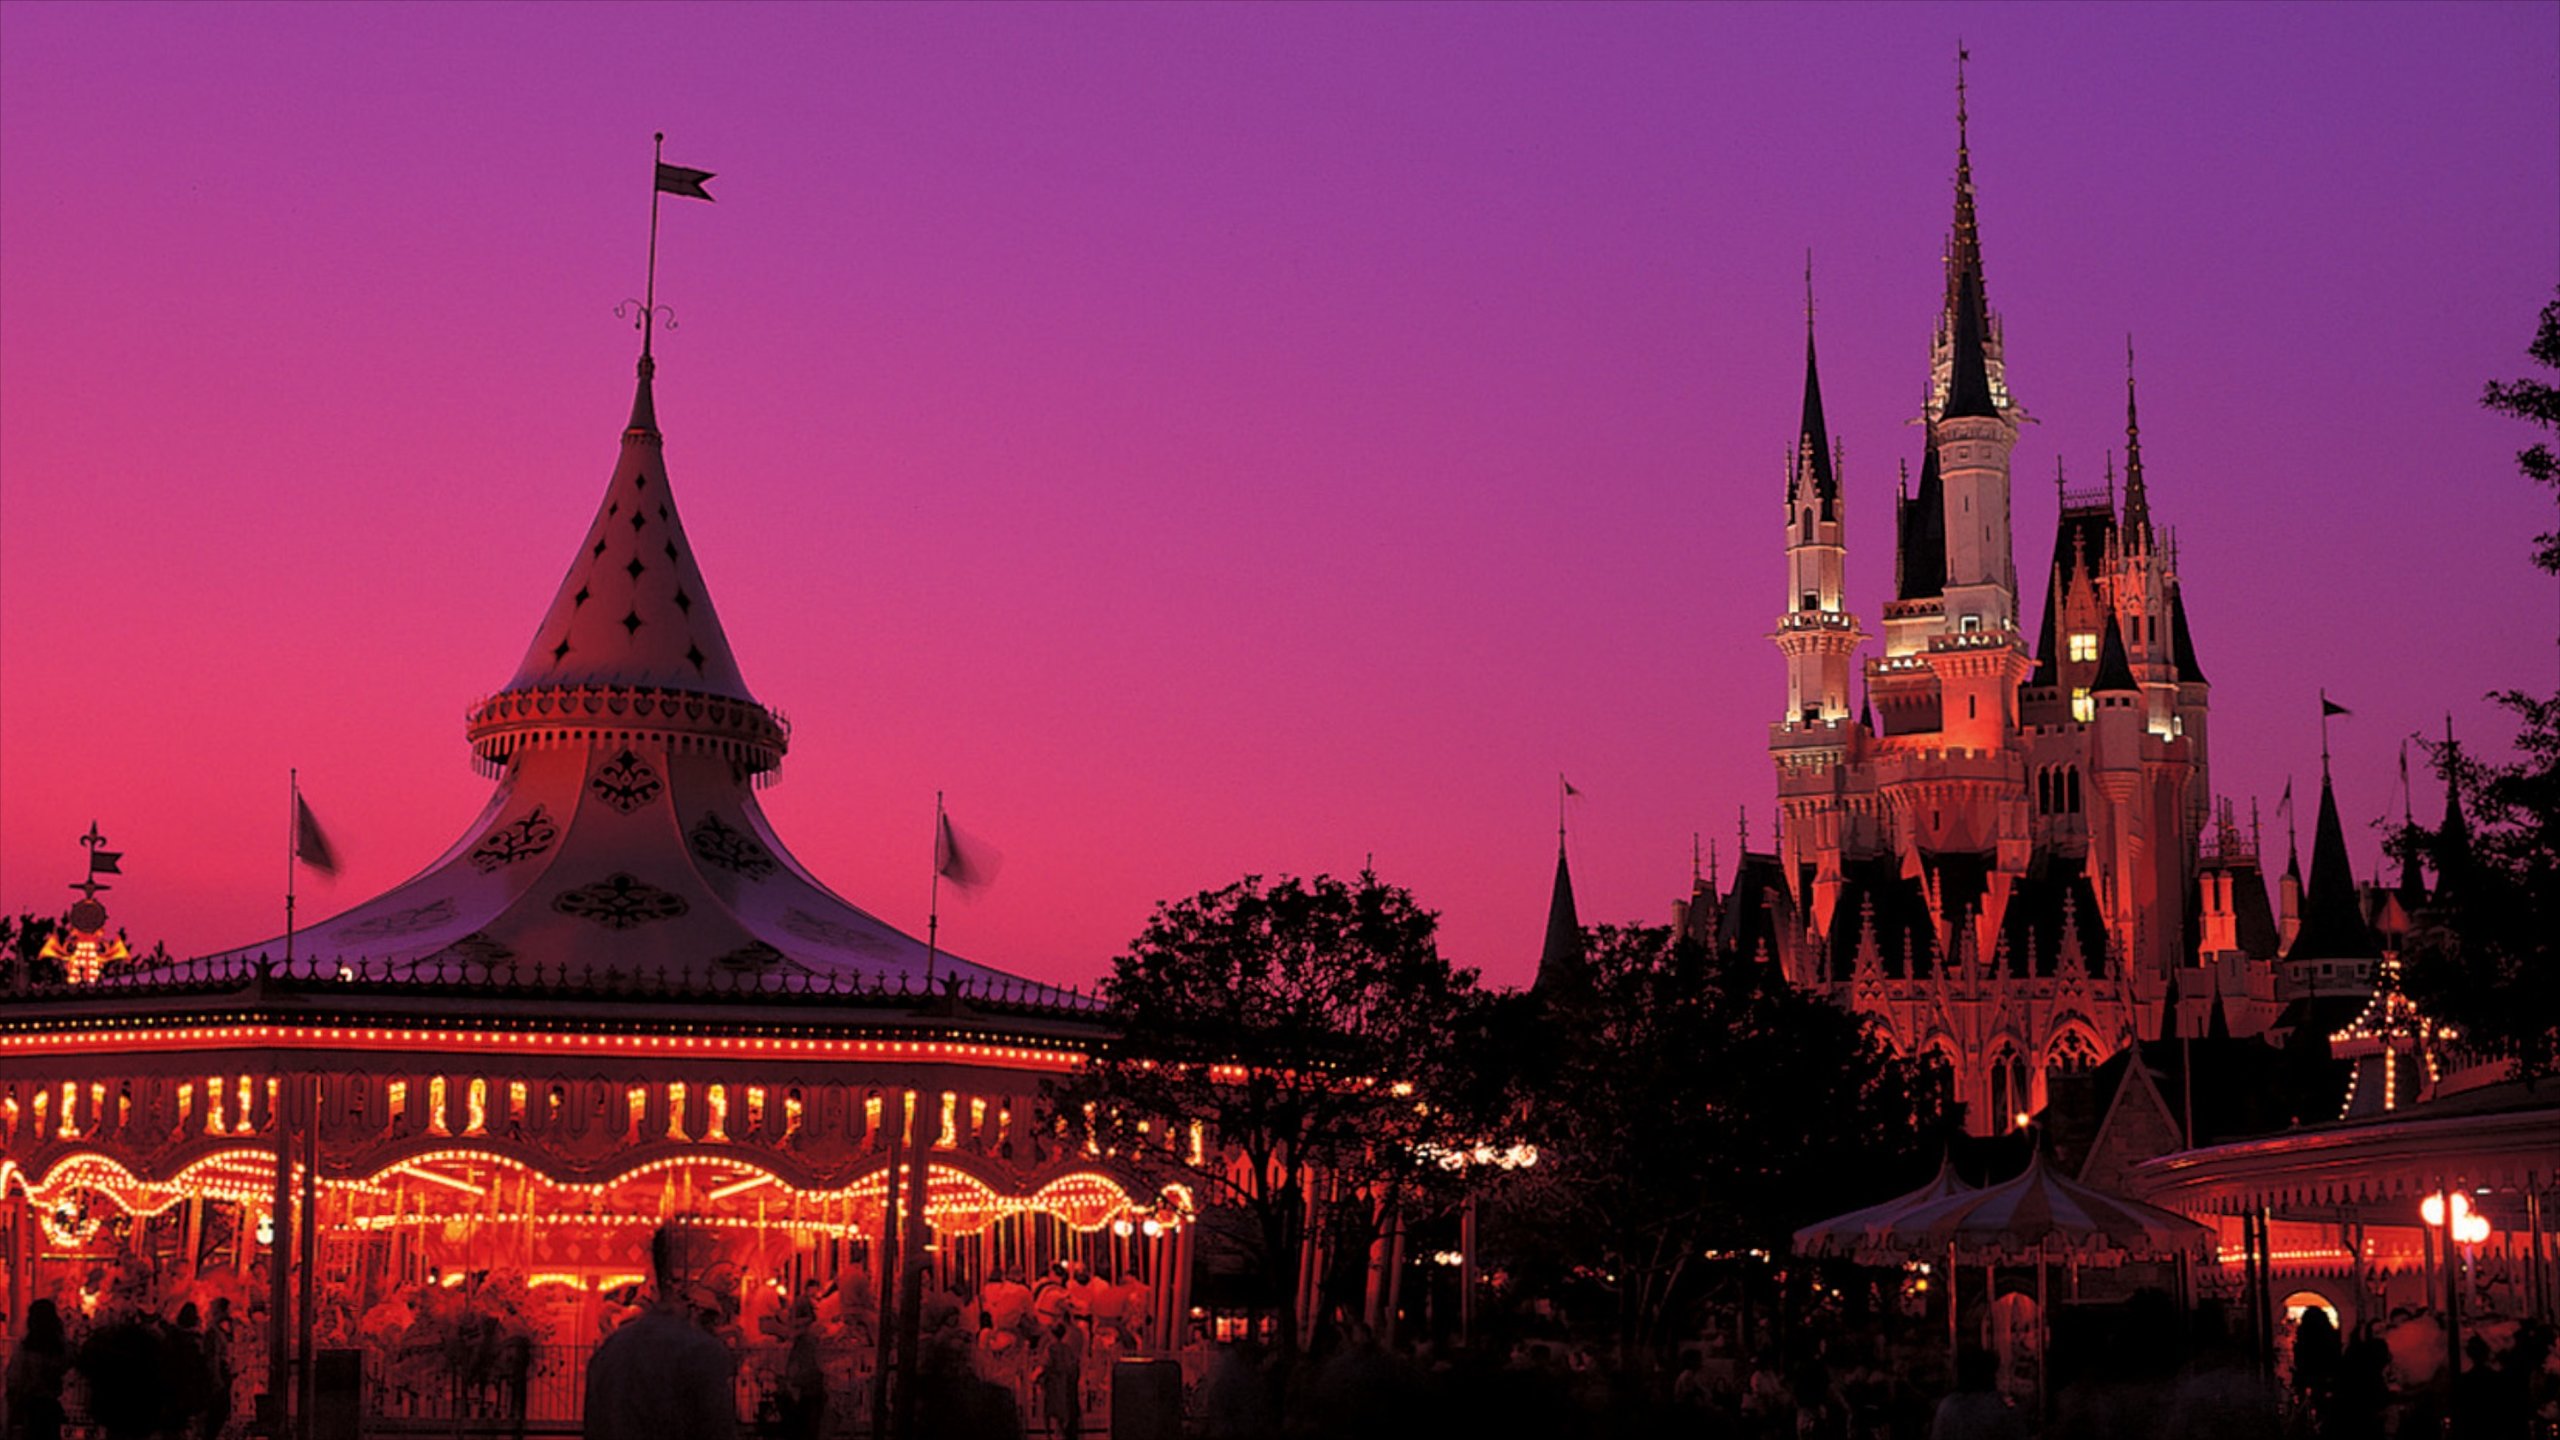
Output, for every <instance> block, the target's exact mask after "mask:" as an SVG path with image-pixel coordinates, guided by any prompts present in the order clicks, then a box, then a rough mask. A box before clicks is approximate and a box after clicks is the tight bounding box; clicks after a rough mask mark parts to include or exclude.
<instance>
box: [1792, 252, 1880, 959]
mask: <svg viewBox="0 0 2560 1440" xmlns="http://www.w3.org/2000/svg"><path fill="white" fill-rule="evenodd" d="M1839 461H1840V457H1839V455H1838V454H1837V453H1836V452H1834V451H1833V449H1832V447H1831V440H1830V435H1829V431H1828V428H1827V427H1826V425H1825V424H1824V422H1823V416H1822V371H1821V367H1820V365H1819V364H1818V363H1817V362H1816V359H1815V355H1814V344H1813V274H1812V267H1811V266H1810V265H1809V264H1808V265H1807V267H1806V271H1805V320H1804V412H1803V417H1802V419H1801V421H1800V422H1799V423H1798V425H1797V431H1796V447H1795V453H1794V454H1792V455H1791V456H1789V457H1788V460H1787V508H1786V537H1785V548H1786V556H1787V600H1786V609H1785V610H1784V611H1783V612H1782V613H1781V614H1780V615H1779V617H1778V628H1777V629H1776V630H1775V631H1773V632H1772V633H1771V634H1770V636H1769V638H1770V640H1771V641H1772V642H1773V643H1775V644H1776V645H1777V647H1778V651H1779V653H1780V654H1782V655H1784V656H1785V657H1786V662H1787V708H1786V712H1785V714H1784V715H1783V716H1782V717H1781V718H1780V719H1779V721H1778V722H1777V723H1776V724H1774V725H1772V726H1771V727H1770V728H1769V753H1770V757H1771V759H1773V760H1774V761H1775V762H1776V764H1777V767H1778V806H1779V813H1780V815H1781V817H1782V823H1781V825H1780V832H1779V845H1780V853H1781V855H1782V856H1783V857H1784V859H1785V861H1786V863H1787V869H1788V872H1789V873H1791V874H1801V873H1802V869H1801V868H1800V867H1811V868H1812V869H1813V870H1814V871H1815V879H1814V891H1813V894H1812V896H1811V897H1810V898H1811V901H1812V910H1813V913H1814V916H1815V919H1816V923H1817V924H1820V925H1825V926H1827V925H1828V924H1829V923H1830V913H1831V911H1830V907H1831V902H1832V900H1833V899H1834V898H1835V897H1836V896H1837V894H1838V891H1839V883H1840V872H1839V863H1838V856H1839V851H1840V848H1841V845H1842V843H1843V841H1844V839H1845V838H1846V837H1844V836H1843V834H1842V833H1841V816H1840V815H1839V813H1838V811H1837V809H1836V808H1835V807H1833V806H1832V805H1831V804H1830V803H1829V796H1830V794H1831V782H1830V777H1831V775H1832V773H1833V772H1834V771H1835V770H1836V769H1837V768H1838V767H1839V766H1840V765H1841V764H1842V763H1843V762H1844V761H1845V760H1846V759H1847V758H1848V752H1849V747H1850V743H1851V741H1852V738H1853V736H1854V734H1855V732H1856V729H1857V726H1856V722H1855V721H1853V720H1852V719H1851V717H1850V714H1849V666H1850V661H1851V658H1852V657H1853V656H1855V655H1856V653H1857V649H1858V646H1859V645H1861V644H1862V643H1864V642H1865V640H1866V631H1865V630H1864V629H1862V628H1861V627H1860V626H1859V624H1858V620H1857V617H1856V616H1854V615H1852V614H1850V613H1849V607H1848V597H1847V593H1846V592H1847V583H1848V581H1847V572H1848V558H1849V549H1848V528H1847V524H1846V520H1845V515H1844V511H1843V507H1842V505H1841V499H1840V476H1839ZM1824 855H1827V856H1829V857H1830V862H1829V864H1828V865H1825V864H1824V863H1822V861H1821V860H1820V859H1819V858H1818V857H1820V856H1824Z"/></svg>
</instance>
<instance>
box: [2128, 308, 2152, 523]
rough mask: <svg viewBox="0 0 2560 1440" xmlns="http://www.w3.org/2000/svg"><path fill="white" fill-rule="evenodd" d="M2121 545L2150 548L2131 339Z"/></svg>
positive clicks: (2149, 515) (2148, 514)
mask: <svg viewBox="0 0 2560 1440" xmlns="http://www.w3.org/2000/svg"><path fill="white" fill-rule="evenodd" d="M2124 531H2125V540H2124V543H2125V545H2126V547H2127V548H2128V549H2134V550H2148V549H2150V548H2151V497H2150V495H2149V494H2148V493H2146V492H2145V491H2144V490H2143V488H2142V412H2141V410H2140V408H2139V407H2138V406H2137V404H2136V401H2135V396H2134V386H2133V337H2132V336H2131V335H2127V336H2125V337H2124Z"/></svg>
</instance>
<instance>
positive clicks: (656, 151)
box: [640, 130, 667, 360]
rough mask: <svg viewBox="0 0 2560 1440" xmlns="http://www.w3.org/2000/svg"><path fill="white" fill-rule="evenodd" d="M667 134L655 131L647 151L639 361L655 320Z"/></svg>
mask: <svg viewBox="0 0 2560 1440" xmlns="http://www.w3.org/2000/svg"><path fill="white" fill-rule="evenodd" d="M666 157H667V132H666V131H664V130H661V131H658V132H657V134H656V135H655V136H654V137H653V144H652V146H651V149H650V151H649V278H648V280H647V281H646V282H645V283H644V284H643V285H642V287H641V295H642V299H641V301H640V358H641V359H643V360H646V359H648V358H649V344H650V341H651V339H652V336H651V335H650V333H649V332H650V331H652V330H654V329H656V328H657V326H656V325H655V324H654V323H652V322H654V321H655V320H656V319H657V317H658V167H659V166H660V165H663V164H665V163H666Z"/></svg>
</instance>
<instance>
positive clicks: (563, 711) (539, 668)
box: [138, 358, 1028, 993]
mask: <svg viewBox="0 0 2560 1440" xmlns="http://www.w3.org/2000/svg"><path fill="white" fill-rule="evenodd" d="M651 366H652V362H651V361H649V360H648V359H646V358H643V360H642V361H641V371H640V381H639V390H638V394H637V396H636V397H635V400H634V402H633V407H632V416H631V422H630V424H629V426H628V427H627V428H626V429H625V430H624V431H623V435H622V453H621V459H620V463H618V464H617V465H616V466H615V467H614V471H613V476H612V478H611V480H609V481H608V482H607V484H606V486H605V493H604V496H603V498H602V499H601V500H600V501H599V502H598V505H597V510H596V516H595V520H594V522H593V523H592V524H590V525H589V526H588V527H587V531H586V534H585V536H584V537H583V538H582V539H581V540H580V541H579V544H578V548H577V550H576V552H575V553H574V555H573V556H572V558H571V561H570V565H569V570H568V573H567V575H566V576H565V577H564V578H563V579H562V580H561V582H560V586H559V590H558V592H557V594H556V595H555V596H554V597H553V599H552V601H551V605H550V608H549V609H548V610H547V611H546V612H545V613H544V615H543V618H542V620H541V623H540V624H539V625H537V626H536V627H535V630H534V634H533V639H532V642H531V644H530V645H529V647H528V648H527V650H526V652H525V655H524V659H523V661H522V663H520V664H519V665H518V666H517V668H516V671H515V674H514V677H513V678H512V679H511V680H510V681H509V682H508V683H507V686H506V688H504V689H503V690H501V691H499V692H498V693H497V694H495V695H493V696H491V697H489V698H488V699H486V700H483V701H482V702H480V703H479V704H478V705H476V706H474V707H473V708H472V710H471V712H470V715H469V719H468V732H469V736H470V740H471V744H472V748H473V751H474V754H475V756H476V757H477V759H478V761H479V763H480V764H481V766H482V767H483V768H484V769H485V770H486V771H487V773H489V774H490V775H491V776H492V777H493V778H494V779H495V780H496V781H497V782H498V788H497V792H496V793H495V794H494V795H493V796H491V797H490V800H489V804H488V806H487V808H486V809H484V810H483V811H482V812H481V813H480V816H479V818H477V819H476V820H474V821H472V823H471V825H470V828H469V829H467V830H466V831H464V833H463V834H462V836H461V838H460V839H458V840H456V841H455V842H454V844H453V845H452V847H451V848H450V849H448V850H446V851H445V853H444V854H442V855H440V856H438V857H437V858H436V860H435V861H434V863H432V864H430V865H429V866H427V868H426V869H425V870H423V871H421V872H419V874H418V875H416V876H415V877H413V878H412V879H410V880H408V881H406V882H404V883H402V884H401V885H399V886H397V887H395V888H393V889H392V890H390V891H388V892H386V893H384V894H382V895H378V896H376V897H374V898H373V899H370V900H367V901H365V902H363V903H362V904H359V905H357V906H355V907H354V908H352V909H350V910H348V911H346V912H344V913H343V914H339V915H336V916H333V917H331V918H329V919H326V920H323V921H321V922H319V923H318V924H316V925H312V926H310V927H308V928H307V929H305V930H303V931H301V932H300V933H299V934H297V936H296V937H295V940H294V949H295V950H297V951H298V952H299V953H300V954H302V955H305V956H317V957H322V958H323V959H338V960H344V961H347V962H349V963H350V964H352V965H354V966H355V967H357V968H358V969H360V970H362V971H363V972H364V973H366V974H367V975H373V974H381V975H386V976H394V977H396V976H400V975H403V974H406V975H420V976H424V975H442V974H447V973H452V972H454V971H455V969H456V968H457V967H459V968H460V969H461V970H462V971H465V972H469V971H472V970H475V969H476V970H477V971H478V972H479V973H482V974H486V973H491V972H494V971H497V970H500V969H515V970H522V969H525V968H531V969H533V970H535V971H538V972H540V973H542V974H544V975H545V976H546V977H548V976H557V977H558V979H559V981H560V982H562V983H566V984H571V985H575V984H579V983H582V982H587V981H595V980H608V979H611V980H630V979H635V978H657V979H673V978H678V977H692V978H696V979H724V978H735V979H740V980H748V981H755V980H764V981H770V982H773V983H776V984H783V983H784V982H788V981H791V980H793V979H795V978H801V979H814V980H817V981H820V982H825V983H828V984H831V985H842V984H845V983H852V984H857V985H861V986H864V987H867V988H868V987H878V986H881V985H887V986H889V987H890V988H893V989H900V988H904V987H905V986H907V985H910V984H921V983H922V982H923V981H924V980H925V979H926V977H927V972H928V968H930V970H931V972H932V975H933V977H934V978H935V979H937V980H939V981H941V982H944V983H952V982H962V983H967V984H968V985H969V986H970V987H971V988H972V989H974V990H976V991H978V992H979V993H986V992H988V991H991V990H995V989H997V988H999V987H1004V988H1016V989H1020V988H1028V987H1023V986H1022V985H1021V982H1019V981H1016V980H1014V979H1013V978H1012V977H1009V976H1005V975H1002V974H1000V973H998V972H996V971H993V970H990V969H988V968H987V967H984V966H980V965H975V964H971V963H969V962H967V961H962V960H956V959H954V958H952V957H950V956H948V955H941V956H935V957H932V958H931V959H930V962H929V958H928V954H927V950H926V947H925V945H924V944H923V942H921V941H918V940H916V939H915V938H914V937H912V936H909V935H906V934H904V933H902V932H900V931H899V930H897V929H895V928H893V927H892V926H890V925H889V924H887V923H886V922H884V921H882V920H881V919H880V918H878V917H877V916H875V915H872V914H871V913H870V912H868V911H866V910H864V909H863V908H861V907H860V906H858V905H855V904H854V903H852V902H851V901H848V900H846V899H844V898H842V897H841V896H839V895H837V894H835V893H834V892H833V891H831V890H829V889H828V888H827V887H826V886H825V885H824V884H822V883H820V882H819V880H818V879H817V878H816V877H815V876H813V875H811V874H810V873H809V871H808V870H807V869H806V868H805V867H803V866H802V865H801V864H800V863H799V862H798V861H796V860H794V859H793V858H792V857H791V854H790V852H789V851H787V850H786V849H785V848H784V847H783V844H782V841H781V839H780V837H779V836H777V835H775V833H774V831H773V827H772V825H771V824H770V823H769V822H768V821H767V820H766V818H765V816H764V813H763V811H762V809H761V808H760V807H759V806H758V804H757V802H756V798H755V788H754V787H755V785H756V784H757V783H758V782H760V781H762V780H765V779H768V778H770V776H771V775H772V774H773V772H774V771H775V770H776V769H777V768H778V767H779V766H780V764H781V760H782V754H783V751H784V750H785V749H786V748H787V746H788V743H789V730H788V727H787V726H785V724H784V723H783V722H782V720H781V719H780V718H779V717H777V716H775V715H774V714H773V713H772V712H770V711H768V710H766V709H765V708H764V707H763V706H762V705H760V704H758V703H757V702H756V700H755V699H754V697H753V695H752V694H751V693H750V692H749V691H748V689H747V685H746V681H745V678H744V676H743V675H742V674H741V673H740V671H739V668H738V663H737V660H736V657H735V656H734V654H733V653H732V652H731V650H730V647H729V641H728V637H727V635H726V633H725V632H724V631H723V630H722V629H721V626H720V621H719V619H718V617H717V615H716V614H715V613H714V611H713V608H712V604H711V594H710V588H709V585H708V583H707V582H706V581H705V579H704V577H703V573H702V569H701V566H700V564H699V562H698V560H697V558H696V557H695V555H694V553H693V547H692V545H691V543H690V541H689V540H688V538H687V537H686V534H685V530H684V524H683V521H682V520H681V519H680V518H679V516H678V514H677V511H676V504H675V496H674V492H673V487H672V486H671V485H670V483H669V481H668V477H667V468H666V462H665V457H664V454H663V441H662V438H661V436H660V434H659V431H658V428H657V418H656V404H655V399H654V396H653V394H652V377H651ZM917 863H918V864H919V866H921V865H923V864H924V863H925V857H924V856H923V855H921V854H919V855H918V857H917ZM285 951H286V945H285V942H284V941H283V940H282V939H281V938H279V939H275V940H269V941H266V942H263V943H261V944H257V945H251V946H244V947H241V948H239V949H237V950H231V951H226V952H222V953H220V954H218V955H215V956H212V957H208V959H209V960H210V961H211V962H213V963H214V964H216V965H220V964H222V963H224V962H232V963H246V962H250V961H254V960H256V959H257V958H259V957H261V956H268V955H282V954H284V953H285ZM138 978H148V977H138ZM784 988H789V987H788V985H787V984H785V985H784Z"/></svg>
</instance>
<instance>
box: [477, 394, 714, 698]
mask: <svg viewBox="0 0 2560 1440" xmlns="http://www.w3.org/2000/svg"><path fill="white" fill-rule="evenodd" d="M641 365H642V371H641V378H640V395H639V398H638V400H637V401H636V402H635V403H634V405H633V406H632V415H631V426H630V428H629V429H627V430H625V431H624V432H623V436H622V459H621V463H619V464H617V465H615V466H614V467H613V480H612V482H611V483H610V484H608V485H607V486H606V487H605V494H604V499H603V500H602V501H601V502H599V504H598V506H597V509H596V518H595V521H594V523H593V524H590V525H589V526H588V527H587V534H586V538H585V539H584V540H582V541H580V542H579V546H578V551H577V554H576V556H575V557H574V558H572V559H571V560H570V562H569V573H568V574H567V575H566V576H564V577H563V578H562V579H561V581H560V589H559V592H558V593H557V594H555V595H554V596H552V599H551V608H550V609H549V610H547V611H545V612H544V613H543V616H542V623H541V624H540V625H539V626H537V627H535V629H534V632H533V641H532V643H531V644H530V645H528V646H527V647H526V648H525V652H524V663H522V664H520V665H518V666H517V667H516V673H515V678H514V679H512V680H510V681H508V682H507V687H506V688H507V689H509V690H531V689H537V688H541V687H544V686H567V685H628V686H645V687H654V688H660V689H669V690H694V691H699V692H701V693H703V694H706V695H718V696H722V697H725V698H728V699H732V700H749V701H752V700H753V699H754V698H755V697H754V696H752V695H750V694H748V693H747V681H746V677H745V676H744V675H742V674H740V673H739V671H738V660H737V656H735V655H734V654H732V653H731V652H730V649H729V637H728V635H727V634H726V633H725V632H724V631H722V630H721V628H720V616H719V614H718V613H717V612H716V611H715V610H713V609H712V605H711V588H710V586H708V585H706V584H705V583H704V582H703V578H702V568H701V566H700V565H699V564H698V563H697V562H696V561H695V560H694V556H693V545H692V542H691V541H690V540H688V539H687V538H686V536H685V533H684V521H683V519H682V517H680V516H679V515H678V514H677V513H676V499H675V495H674V493H673V492H672V491H671V490H670V489H669V488H668V486H667V466H666V457H665V455H664V454H663V452H662V449H661V442H660V439H659V435H658V427H657V413H656V406H655V405H654V403H652V397H651V396H650V393H649V385H650V382H649V375H648V365H649V362H648V361H646V360H643V361H642V362H641Z"/></svg>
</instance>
